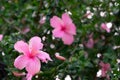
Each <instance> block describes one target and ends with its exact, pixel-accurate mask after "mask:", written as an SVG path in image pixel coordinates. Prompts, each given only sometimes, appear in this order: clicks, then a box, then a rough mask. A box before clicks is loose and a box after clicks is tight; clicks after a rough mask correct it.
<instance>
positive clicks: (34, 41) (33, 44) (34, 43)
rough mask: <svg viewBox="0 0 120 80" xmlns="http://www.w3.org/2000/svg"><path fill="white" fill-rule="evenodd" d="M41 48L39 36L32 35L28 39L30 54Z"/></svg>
mask: <svg viewBox="0 0 120 80" xmlns="http://www.w3.org/2000/svg"><path fill="white" fill-rule="evenodd" d="M42 48H43V44H42V43H41V38H40V37H37V36H35V37H32V38H31V39H30V41H29V49H30V52H31V53H32V54H34V55H35V54H36V53H37V52H38V50H39V49H42Z"/></svg>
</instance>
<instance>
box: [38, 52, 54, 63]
mask: <svg viewBox="0 0 120 80" xmlns="http://www.w3.org/2000/svg"><path fill="white" fill-rule="evenodd" d="M37 56H38V58H39V59H40V60H41V61H42V62H45V63H47V62H48V60H49V61H52V59H51V58H50V56H49V54H48V53H46V52H43V51H39V54H38V55H37Z"/></svg>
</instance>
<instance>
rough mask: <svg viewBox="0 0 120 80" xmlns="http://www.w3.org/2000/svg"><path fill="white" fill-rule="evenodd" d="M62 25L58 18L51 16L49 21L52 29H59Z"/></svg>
mask: <svg viewBox="0 0 120 80" xmlns="http://www.w3.org/2000/svg"><path fill="white" fill-rule="evenodd" d="M63 24H64V23H63V21H62V20H61V19H60V18H59V17H57V16H53V17H52V18H51V19H50V25H51V26H52V27H53V28H60V27H61V26H62V25H63Z"/></svg>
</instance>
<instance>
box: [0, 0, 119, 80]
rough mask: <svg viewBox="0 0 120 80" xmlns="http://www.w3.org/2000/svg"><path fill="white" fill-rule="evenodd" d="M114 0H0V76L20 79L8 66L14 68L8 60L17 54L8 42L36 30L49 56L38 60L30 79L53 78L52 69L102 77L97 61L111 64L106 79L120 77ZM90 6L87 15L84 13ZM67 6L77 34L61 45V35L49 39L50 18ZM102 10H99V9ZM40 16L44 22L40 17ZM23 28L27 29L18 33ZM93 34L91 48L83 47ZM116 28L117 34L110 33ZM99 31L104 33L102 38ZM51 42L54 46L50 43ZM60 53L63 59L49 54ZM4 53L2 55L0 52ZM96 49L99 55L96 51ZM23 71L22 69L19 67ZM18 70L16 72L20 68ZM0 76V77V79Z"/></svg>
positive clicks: (76, 79) (87, 79) (76, 77)
mask: <svg viewBox="0 0 120 80" xmlns="http://www.w3.org/2000/svg"><path fill="white" fill-rule="evenodd" d="M119 7H120V1H119V0H0V33H1V34H3V35H4V38H3V40H2V41H1V42H0V53H1V54H0V62H2V63H4V64H5V65H6V66H7V67H5V70H6V71H7V74H5V77H4V78H2V79H3V80H21V79H22V77H15V76H14V75H13V73H12V72H13V71H18V72H20V71H19V70H17V69H16V68H15V67H14V66H13V63H14V60H15V58H16V57H17V56H18V55H19V53H18V52H16V51H15V50H14V44H15V42H17V41H18V40H24V41H26V42H27V41H28V40H29V39H30V38H31V37H33V36H36V35H37V36H40V37H41V38H42V39H43V38H44V37H45V38H46V39H45V40H42V42H43V43H44V50H43V51H46V52H48V53H49V54H50V56H51V58H52V60H53V61H52V62H48V63H47V64H45V63H42V67H41V71H40V72H39V73H38V74H37V76H38V78H36V77H35V76H34V77H33V80H55V77H56V75H58V76H59V78H60V80H64V78H65V77H66V75H70V76H71V78H72V80H106V79H107V78H106V77H103V78H98V77H96V75H97V72H98V70H99V69H101V68H100V65H99V62H100V61H103V62H105V63H109V64H110V65H111V70H110V71H109V72H108V73H107V74H108V75H109V76H110V80H119V79H120V71H118V68H119V69H120V63H118V62H117V60H118V59H120V47H119V48H116V49H114V48H113V47H115V46H120V10H119ZM88 10H89V11H91V12H92V13H93V16H92V18H91V19H89V18H87V16H85V14H86V12H87V11H88ZM66 11H68V12H71V13H72V15H70V16H71V18H72V20H73V22H74V23H75V25H76V28H77V35H76V36H75V41H74V43H73V44H72V45H70V46H67V45H64V44H63V42H62V40H61V39H57V38H55V39H53V37H52V27H51V26H50V18H51V17H52V16H54V15H57V16H59V17H60V16H61V15H62V14H63V13H64V12H66ZM102 12H103V13H105V16H101V14H102ZM44 16H45V17H46V20H45V23H44V24H41V23H40V19H42V17H44ZM107 22H111V23H112V28H111V32H110V33H107V32H106V31H102V30H101V28H100V26H101V24H102V23H107ZM25 28H29V29H30V31H29V32H27V33H23V30H24V29H25ZM90 34H93V39H94V41H96V42H95V44H94V47H93V48H87V47H86V46H85V44H84V42H87V41H88V36H89V35H90ZM115 34H117V35H115ZM102 36H104V37H105V38H104V39H103V38H102ZM51 45H54V46H55V47H54V48H52V47H51ZM56 52H59V53H60V55H62V56H64V57H65V58H66V60H65V61H61V60H58V59H57V58H55V53H56ZM3 53H4V55H3ZM98 53H100V54H101V55H102V56H101V57H100V58H98V57H97V55H98ZM22 71H25V70H22ZM22 71H21V72H22ZM1 74H2V73H1V72H0V75H1ZM0 80H1V79H0Z"/></svg>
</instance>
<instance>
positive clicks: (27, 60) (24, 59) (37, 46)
mask: <svg viewBox="0 0 120 80" xmlns="http://www.w3.org/2000/svg"><path fill="white" fill-rule="evenodd" d="M14 48H15V50H16V51H18V52H20V53H23V54H21V55H20V56H18V57H17V58H16V59H15V62H14V66H15V67H16V68H18V69H20V70H22V69H23V68H25V69H26V71H27V72H28V74H27V77H26V78H27V80H31V79H32V76H34V75H35V74H36V73H38V72H39V71H40V68H41V63H40V60H41V61H42V62H45V63H47V62H48V60H49V61H52V59H51V58H50V56H49V54H48V53H46V52H43V51H41V49H42V48H43V44H42V43H41V39H40V38H39V37H37V36H35V37H32V38H31V39H30V41H29V45H28V44H27V43H25V42H24V41H22V40H21V41H17V42H16V43H15V45H14Z"/></svg>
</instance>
